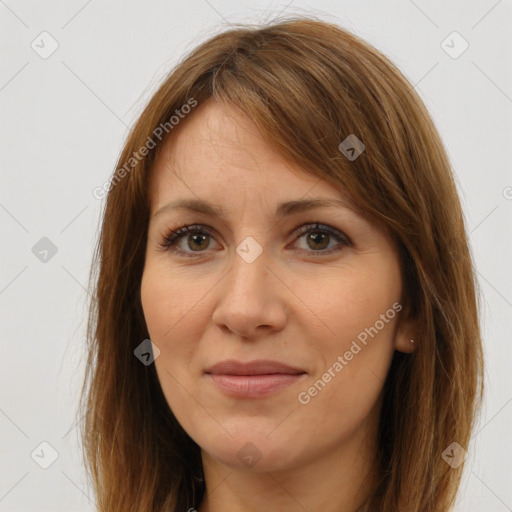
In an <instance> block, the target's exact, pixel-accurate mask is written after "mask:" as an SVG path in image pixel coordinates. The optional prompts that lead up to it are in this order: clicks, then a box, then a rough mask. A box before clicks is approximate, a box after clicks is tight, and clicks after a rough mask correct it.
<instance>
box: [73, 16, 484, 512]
mask: <svg viewBox="0 0 512 512" xmlns="http://www.w3.org/2000/svg"><path fill="white" fill-rule="evenodd" d="M209 100H212V101H217V102H219V103H222V104H225V105H230V106H234V107H235V108H237V109H238V110H239V111H240V112H243V113H244V114H246V115H247V116H248V117H249V118H250V119H251V120H252V121H253V122H254V123H255V124H256V126H257V127H258V128H259V129H260V130H261V132H262V134H263V136H264V137H265V138H266V140H268V143H269V144H271V145H272V146H273V147H274V148H276V149H277V150H278V151H280V153H281V154H282V155H283V157H285V158H286V159H288V160H289V161H290V162H293V163H294V164H296V165H298V166H300V167H302V168H303V169H305V170H307V171H308V172H310V173H311V174H314V175H316V176H318V177H319V178H322V179H325V180H328V181H329V182H331V183H333V184H334V185H336V186H337V187H339V188H340V189H342V190H343V191H345V192H348V194H349V195H350V196H351V198H352V199H353V200H354V201H355V202H356V204H357V205H358V206H359V207H360V208H361V210H362V211H364V212H365V213H366V214H367V215H369V216H370V217H371V218H372V219H374V220H375V222H378V223H379V224H380V225H382V226H383V227H384V228H385V229H386V230H387V231H388V232H389V233H390V234H391V236H392V238H393V240H394V242H395V243H396V246H397V247H398V249H399V255H400V264H401V269H402V274H403V283H404V287H403V289H404V293H403V300H402V304H403V305H404V311H403V314H404V315H406V316H407V317H409V318H411V319H413V320H414V325H415V326H416V333H417V334H416V337H415V343H416V345H417V348H416V350H415V352H414V353H412V354H404V353H401V352H395V355H394V358H393V361H392V365H391V368H390V371H389V374H388V377H387V380H386V382H385V384H384V394H383V406H382V414H381V420H380V427H379V439H378V441H379V444H378V447H379V448H378V454H377V457H378V459H377V464H376V471H377V473H378V476H379V484H378V486H377V487H376V488H375V492H374V493H373V494H372V496H371V497H370V499H369V500H368V502H367V506H368V507H369V510H370V509H371V510H372V511H373V510H375V511H377V510H378V511H385V512H389V511H393V512H401V511H408V512H409V511H410V512H420V511H421V512H427V511H430V512H443V511H448V510H449V509H450V507H451V505H452V504H453V502H454V499H455V496H456V493H457V489H458V486H459V483H460V478H461V472H462V469H463V467H464V464H461V465H460V466H458V467H456V468H452V465H449V464H448V463H447V462H446V461H445V458H443V457H442V454H443V452H444V451H445V449H446V448H448V447H449V446H450V445H451V444H452V442H457V443H458V444H459V445H460V446H462V447H463V448H465V449H467V446H468V443H469V440H470V436H471V431H472V429H473V426H474V422H475V419H476V416H477V413H478V410H479V407H480V405H481V400H482V389H483V359H482V347H481V337H480V329H479V314H478V311H479V299H478V297H479V295H478V294H477V293H476V290H477V285H476V281H475V271H474V268H473V263H472V258H471V254H470V251H469V247H468V240H467V236H466V230H465V224H464V218H463V214H462V210H461V206H460V202H459V198H458V194H457V189H456V185H455V183H454V178H453V175H452V170H451V166H450V163H449V160H448V157H447V154H446V151H445V149H444V146H443V144H442V142H441V140H440V137H439V134H438V132H437V130H436V128H435V126H434V123H433V121H432V119H431V117H430V115H429V113H428V111H427V110H426V108H425V106H424V104H423V102H422V101H421V99H420V98H419V96H418V95H417V93H416V91H415V90H414V88H413V87H412V86H411V84H410V83H409V82H408V81H407V80H406V78H405V77H404V76H403V75H402V73H401V72H400V71H399V70H398V69H397V68H396V67H395V65H394V64H393V63H391V62H390V61H389V60H388V59H387V58H386V57H385V56H384V55H382V54H381V53H380V52H378V51H377V50H376V49H375V48H374V47H372V46H371V45H369V44H368V43H366V42H365V41H363V40H361V39H360V38H358V37H357V36H355V35H353V34H351V33H350V32H348V31H346V30H344V29H342V28H340V27H338V26H336V25H334V24H332V23H328V22H323V21H320V20H316V19H312V18H304V17H294V18H291V19H287V20H286V19H285V20H281V21H279V22H278V21H274V22H272V23H270V24H268V25H266V26H249V25H245V26H238V27H235V28H231V29H229V30H227V31H225V32H223V33H221V34H218V35H215V36H214V37H212V38H210V39H209V40H208V41H206V42H205V43H203V44H201V45H200V46H198V47H197V48H195V49H194V50H193V51H192V52H191V53H190V54H189V55H188V56H187V57H186V58H185V59H183V60H182V61H181V62H180V63H179V64H178V65H177V66H176V67H175V69H173V70H172V72H171V73H170V74H169V76H168V77H167V78H166V79H165V81H164V82H163V84H162V85H161V86H160V88H159V89H158V91H157V92H156V93H155V94H154V95H153V96H152V98H151V99H150V101H149V103H148V105H147V106H146V108H145V110H144V111H143V113H142V114H141V115H140V117H139V119H138V120H137V122H136V123H135V125H134V127H133V129H132V130H131V133H130V134H129V136H128V138H127V141H126V143H125V146H124V149H123V151H122V154H121V155H120V158H119V161H118V164H117V166H116V170H115V172H114V175H113V177H112V182H111V184H110V187H109V190H108V195H107V200H106V203H105V209H104V211H103V216H102V218H103V223H102V227H101V234H100V237H99V240H98V245H97V247H96V252H95V255H94V261H93V267H92V271H91V281H92V283H93V290H94V293H93V297H92V300H91V304H90V316H89V324H88V330H87V335H88V360H87V370H86V377H85V381H84V387H83V390H82V399H81V408H82V410H83V412H84V418H85V421H84V422H83V425H82V436H83V447H84V456H85V459H86V462H87V469H88V476H90V478H91V479H92V483H93V486H94V491H95V495H96V498H97V504H98V510H99V511H101V512H114V511H115V512H118V511H121V510H122V511H123V512H129V511H133V512H143V511H147V512H150V511H151V512H157V511H164V510H166V511H185V510H188V508H189V507H195V508H197V507H198V506H199V504H200V502H201V498H202V496H203V493H204V490H205V487H204V481H203V479H202V477H203V473H202V466H201V456H200V448H199V447H198V445H197V444H196V443H195V442H194V441H193V440H192V439H191V438H190V437H189V436H188V435H187V433H186V432H185V431H184V430H183V429H182V428H181V426H180V425H179V424H178V422H177V420H176V419H175V417H174V415H173V414H172V412H171V410H170V408H169V406H168V404H167V402H166V400H165V398H164V396H163V393H162V390H161V388H160V384H159V381H158V378H157V375H156V370H155V366H154V364H151V365H148V366H146V365H144V364H141V361H139V360H138V358H137V357H135V355H134V350H135V349H136V347H137V346H138V345H139V344H140V343H141V342H142V341H143V340H145V339H147V338H149V335H148V330H147V327H146V324H145V319H144V316H143V313H142V307H141V299H140V284H141V276H142V271H143V267H144V256H145V247H146V240H147V228H148V222H149V212H150V207H149V202H148V179H149V175H150V172H151V169H152V166H153V164H154V162H155V159H156V158H157V155H158V154H159V152H160V150H161V147H162V146H163V143H164V142H165V140H167V138H168V137H171V136H172V135H173V129H174V123H175V121H170V120H171V118H172V117H173V116H174V117H176V116H177V115H178V114H179V113H181V114H182V115H179V118H180V119H179V121H178V122H179V123H185V122H186V121H187V119H186V116H187V115H190V116H192V115H194V109H193V108H192V107H191V105H194V103H193V102H196V103H195V104H199V105H201V104H202V103H204V102H205V101H209ZM184 105H189V108H188V109H185V108H184ZM185 114H186V115H185ZM159 127H160V129H158V128H159ZM156 134H159V135H156ZM349 135H355V136H357V138H358V139H359V140H361V141H362V142H363V143H364V145H365V149H364V151H363V152H362V154H361V155H360V156H359V157H358V158H356V159H349V158H347V156H346V154H344V153H343V152H342V151H341V150H340V147H339V146H340V143H341V142H343V141H344V140H345V139H346V138H347V137H348V136H349ZM157 139H158V140H157ZM160 139H161V140H160ZM150 140H151V141H152V142H153V146H156V147H154V148H153V146H151V147H150V142H149V141H150ZM143 147H146V149H147V151H143V150H142V149H141V148H143ZM148 148H149V149H148ZM141 153H142V154H143V155H141ZM128 162H129V164H128V165H127V163H128Z"/></svg>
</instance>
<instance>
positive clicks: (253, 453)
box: [236, 443, 261, 468]
mask: <svg viewBox="0 0 512 512" xmlns="http://www.w3.org/2000/svg"><path fill="white" fill-rule="evenodd" d="M236 456H237V457H238V459H239V460H240V462H241V463H242V464H243V465H244V466H247V467H248V468H252V467H253V466H254V464H256V462H258V461H259V460H260V459H261V452H260V451H259V450H258V448H257V447H256V445H254V444H253V443H245V444H244V445H243V446H242V448H240V450H238V453H237V454H236Z"/></svg>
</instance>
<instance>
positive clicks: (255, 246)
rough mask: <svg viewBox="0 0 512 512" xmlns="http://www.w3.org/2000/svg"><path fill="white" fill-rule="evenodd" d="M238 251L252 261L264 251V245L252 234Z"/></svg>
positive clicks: (249, 261)
mask: <svg viewBox="0 0 512 512" xmlns="http://www.w3.org/2000/svg"><path fill="white" fill-rule="evenodd" d="M236 252H237V253H238V254H239V256H240V257H241V258H242V259H243V260H244V261H246V262H247V263H252V262H253V261H254V260H256V258H257V257H258V256H259V255H260V254H261V253H262V252H263V247H261V245H260V244H259V243H258V242H256V240H255V239H254V238H253V237H252V236H248V237H245V238H244V239H243V240H242V242H241V243H240V244H239V245H238V247H237V248H236Z"/></svg>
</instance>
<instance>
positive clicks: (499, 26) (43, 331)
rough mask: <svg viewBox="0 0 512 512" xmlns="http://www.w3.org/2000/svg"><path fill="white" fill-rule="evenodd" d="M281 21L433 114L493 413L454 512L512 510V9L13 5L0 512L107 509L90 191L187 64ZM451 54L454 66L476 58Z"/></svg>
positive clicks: (7, 38)
mask: <svg viewBox="0 0 512 512" xmlns="http://www.w3.org/2000/svg"><path fill="white" fill-rule="evenodd" d="M280 11H281V12H282V14H293V13H295V14H306V13H309V12H312V13H314V14H317V15H320V16H322V17H323V18H324V19H326V20H329V21H334V22H336V23H338V24H340V25H342V26H344V27H346V28H348V29H350V30H352V31H353V32H355V33H356V34H358V35H360V36H362V37H363V38H365V39H366V40H368V41H369V42H370V43H372V44H373V45H374V46H376V47H377V48H378V49H380V50H381V51H382V52H384V53H385V54H386V55H387V56H389V57H390V58H391V59H392V60H393V61H394V62H395V63H396V64H397V65H398V67H399V68H400V69H401V70H402V71H403V73H404V74H405V75H406V77H407V78H408V79H409V80H410V81H411V83H412V84H413V85H415V87H416V90H417V91H418V92H419V94H420V96H421V97H422V98H423V100H424V101H425V103H426V105H427V108H428V109H429V110H430V112H431V113H432V115H433V117H434V120H435V122H436V125H437V127H438V129H439V131H440V133H441V136H442V138H443V140H444V142H445V144H446V147H447V149H448V152H449V155H450V157H451V159H452V163H453V167H454V170H455V172H456V174H457V178H458V183H459V188H460V193H461V197H462V201H463V204H464V210H465V215H466V218H467V224H468V229H469V231H470V233H471V235H470V237H471V245H472V250H473V253H474V257H475V260H476V266H477V269H478V278H479V280H480V283H481V286H482V292H483V296H484V308H483V320H484V323H483V334H484V339H485V352H486V377H487V379H488V380H487V393H486V401H485V408H484V412H483V416H482V418H481V420H480V424H479V427H478V429H477V430H476V431H475V435H474V437H473V441H472V444H471V446H470V447H469V448H468V452H469V454H468V464H467V471H466V472H465V477H464V482H463V485H462V488H461V491H460V498H459V501H458V507H457V510H459V511H464V512H476V511H478V512H483V511H485V512H505V511H511V510H512V486H511V485H510V484H511V476H512V446H511V444H512V443H511V441H510V440H511V430H512V404H511V401H512V389H511V388H512V386H511V380H512V379H511V371H510V363H511V359H512V358H511V354H512V348H511V338H510V329H511V327H512V322H511V317H512V286H511V285H512V279H511V273H510V266H509V265H510V263H509V262H510V261H511V260H512V244H511V241H510V224H511V220H512V174H511V171H510V160H511V134H512V67H511V59H510V52H511V46H512V44H511V41H512V31H511V30H510V27H511V26H512V2H511V1H510V0H500V1H497V2H496V1H495V0H485V1H479V2H463V1H461V0H459V1H454V2H450V3H449V4H448V3H447V2H442V1H435V2H427V1H426V0H421V1H420V0H415V1H412V0H394V1H387V2H379V1H367V0H365V1H336V2H335V1H328V0H323V1H318V2H316V3H311V2H305V1H295V2H293V1H292V2H290V3H288V2H271V1H267V2H265V1H260V2H247V1H244V2H240V1H234V0H189V1H187V2H165V1H145V2H143V1H142V0H139V1H123V2H121V1H120V0H116V1H109V2H106V1H101V0H89V1H83V0H73V1H67V2H64V1H61V2H57V1H47V2H36V1H24V2H23V1H20V2H17V1H15V0H5V1H4V0H0V22H1V28H0V38H1V39H0V41H1V48H2V60H1V63H2V64H1V67H0V102H1V116H0V129H1V136H0V144H1V150H2V152H1V155H2V160H1V167H0V172H1V179H2V182H1V183H2V186H1V189H0V223H1V227H2V253H1V264H0V269H1V271H0V306H1V312H2V331H1V334H2V358H1V368H0V390H1V395H0V427H1V429H2V430H1V432H2V435H1V442H0V443H1V446H0V449H1V464H0V468H1V470H0V471H1V480H0V511H9V512H13V511H38V512H40V511H54V512H55V511H66V512H70V511H92V510H94V504H93V499H94V497H93V495H92V493H91V490H90V489H89V488H87V486H86V484H85V478H84V470H83V468H82V462H81V458H80V451H79V442H78V439H77V429H76V428H74V423H73V420H74V414H75V410H76V403H77V398H78V390H79V388H80V385H81V382H82V377H83V368H84V354H83V347H84V341H83V337H84V330H85V320H84V318H85V313H86V309H85V299H86V298H87V293H88V292H87V290H86V286H87V278H88V271H89V265H90V262H91V256H92V250H93V247H94V243H95V240H96V237H97V233H98V222H99V217H100V211H101V207H102V203H101V201H98V200H97V199H95V198H94V197H93V195H92V190H93V189H94V187H96V186H101V185H102V184H103V183H104V182H105V180H108V178H109V177H110V175H111V173H112V171H113V169H114V165H115V163H116V159H117V157H118V154H119V151H120V149H121V147H122V143H123V140H124V138H125V136H126V133H127V128H128V127H129V126H130V125H131V123H132V122H133V121H134V119H135V118H136V116H137V114H138V113H139V112H140V111H141V108H142V107H143V105H144V102H145V101H146V100H147V98H148V97H149V96H150V94H151V93H152V92H153V91H154V90H155V88H156V87H157V85H158V83H159V82H160V80H161V79H162V78H163V77H164V75H165V74H166V72H167V71H168V70H169V69H170V67H171V66H172V65H173V64H174V63H175V62H176V61H177V59H178V58H180V57H181V56H182V55H183V54H184V53H185V52H186V51H188V50H190V49H192V48H193V47H194V46H195V45H197V44H198V43H199V42H201V41H203V40H204V39H206V38H207V37H209V36H210V35H212V34H213V33H215V32H217V31H218V30H220V29H221V28H222V27H223V26H227V25H228V24H229V23H233V22H237V21H259V20H268V19H270V18H272V17H273V16H275V15H276V14H278V13H279V12H280ZM43 31H47V32H48V33H49V34H51V37H52V38H53V39H55V40H56V41H57V43H58V48H57V50H56V51H55V52H54V53H53V54H52V55H51V56H49V57H48V58H46V59H43V58H42V57H41V56H40V54H39V53H37V52H36V51H34V50H33V49H32V47H31V44H34V45H38V46H39V51H40V52H42V51H43V48H42V47H43V45H44V49H45V50H44V51H48V49H50V48H51V46H50V45H51V40H50V39H49V38H48V36H39V35H40V34H41V32H43ZM453 31H457V32H459V33H460V35H461V36H462V37H463V38H464V39H465V40H466V41H467V42H468V44H469V48H468V49H467V50H466V51H465V52H464V53H462V55H460V56H459V57H458V58H452V57H451V56H450V55H449V54H448V53H447V52H446V51H445V49H444V48H443V46H442V42H443V40H445V39H446V38H447V36H449V35H450V34H451V33H452V32H453ZM42 37H46V39H44V40H43V42H41V38H42ZM450 40H451V39H448V43H447V44H450V45H452V46H454V49H452V50H451V51H452V53H453V52H454V51H457V50H458V49H459V48H461V46H460V41H456V40H455V42H454V43H450V42H449V41H450ZM33 41H34V43H33ZM42 237H47V238H49V239H50V240H51V241H52V242H53V244H55V246H56V248H57V253H56V254H55V255H54V256H53V257H51V258H50V257H49V256H48V261H46V262H42V261H40V259H39V258H38V257H36V255H35V254H34V253H33V252H32V248H33V246H34V245H35V244H36V243H37V242H38V241H39V240H40V239H41V238H42ZM41 257H42V256H41ZM43 441H46V442H48V443H50V445H51V446H52V447H54V449H55V450H56V451H57V453H58V458H57V459H56V460H55V462H54V463H53V464H52V465H51V466H50V467H48V469H42V468H41V467H40V466H39V465H38V464H37V463H36V462H35V460H38V461H39V462H44V461H45V460H46V462H49V461H50V459H49V457H50V454H51V450H50V449H49V448H48V447H45V446H44V445H43V446H42V447H41V446H40V443H42V442H43ZM34 450H36V452H35V453H36V454H39V458H38V457H37V456H36V455H34V459H33V458H31V453H33V451H34ZM41 450H42V451H41Z"/></svg>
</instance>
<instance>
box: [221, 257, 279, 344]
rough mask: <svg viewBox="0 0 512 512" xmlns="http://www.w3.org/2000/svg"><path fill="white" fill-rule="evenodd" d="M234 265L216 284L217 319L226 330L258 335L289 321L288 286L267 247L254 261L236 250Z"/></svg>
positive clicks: (240, 334)
mask: <svg viewBox="0 0 512 512" xmlns="http://www.w3.org/2000/svg"><path fill="white" fill-rule="evenodd" d="M230 264H231V268H230V269H229V270H228V273H227V275H226V276H225V277H224V279H223V280H222V281H221V283H220V284H221V285H220V286H218V287H216V289H217V293H218V297H219V300H218V303H217V305H216V308H215V311H214V313H213V322H214V323H215V324H216V325H217V326H218V327H219V328H220V329H221V330H223V331H225V332H226V333H232V334H235V335H238V336H242V337H244V338H250V339H255V338H257V337H259V336H268V335H269V334H270V333H272V332H277V331H280V330H282V329H283V328H284V326H285V325H286V319H287V308H286V306H285V294H286V290H287V289H286V286H285V284H283V282H282V278H281V279H279V278H278V276H276V271H275V270H273V269H272V268H270V266H269V264H271V262H270V261H269V259H268V258H267V255H266V253H265V251H263V252H262V253H261V254H260V255H259V256H258V257H257V258H256V259H255V260H254V261H252V262H251V263H249V262H247V261H245V260H244V259H243V258H242V257H241V256H240V255H239V254H238V253H237V252H234V253H233V256H232V262H231V263H230Z"/></svg>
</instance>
